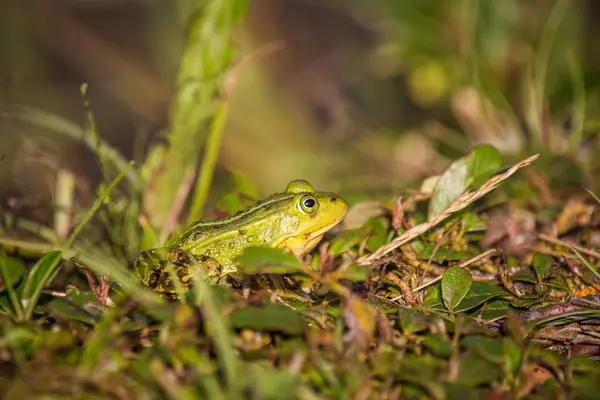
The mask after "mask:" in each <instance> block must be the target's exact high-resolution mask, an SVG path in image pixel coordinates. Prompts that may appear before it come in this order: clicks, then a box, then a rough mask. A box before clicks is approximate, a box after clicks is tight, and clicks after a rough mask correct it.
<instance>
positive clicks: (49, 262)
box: [21, 251, 62, 320]
mask: <svg viewBox="0 0 600 400" xmlns="http://www.w3.org/2000/svg"><path fill="white" fill-rule="evenodd" d="M61 256H62V252H60V251H53V252H52V253H48V254H46V255H45V256H43V257H42V258H40V260H39V261H38V262H37V263H36V264H35V265H34V266H33V268H32V269H31V271H30V272H29V275H28V276H27V281H25V287H24V288H23V294H22V296H21V298H22V300H21V301H22V304H23V305H24V307H25V308H24V311H25V313H24V315H23V318H24V319H25V320H29V319H31V317H32V316H33V311H34V310H35V306H36V305H37V302H38V299H39V298H40V295H41V294H42V290H43V289H44V288H45V287H46V286H47V285H48V284H49V283H50V282H52V280H53V279H54V277H55V276H56V274H57V273H58V270H59V269H58V267H59V266H60V261H61Z"/></svg>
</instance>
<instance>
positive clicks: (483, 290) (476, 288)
mask: <svg viewBox="0 0 600 400" xmlns="http://www.w3.org/2000/svg"><path fill="white" fill-rule="evenodd" d="M508 294H510V293H509V292H507V291H506V290H504V289H502V288H501V287H499V286H495V285H492V284H489V283H487V282H481V281H475V282H473V283H472V284H471V287H470V289H469V292H468V293H467V295H466V296H465V297H464V299H463V300H462V302H461V303H460V304H459V305H458V307H456V310H455V311H456V312H461V311H467V310H470V309H472V308H474V307H477V306H478V305H480V304H483V303H484V302H486V301H488V300H490V299H493V298H495V297H500V296H506V295H508Z"/></svg>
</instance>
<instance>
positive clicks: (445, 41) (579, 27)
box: [0, 0, 600, 218]
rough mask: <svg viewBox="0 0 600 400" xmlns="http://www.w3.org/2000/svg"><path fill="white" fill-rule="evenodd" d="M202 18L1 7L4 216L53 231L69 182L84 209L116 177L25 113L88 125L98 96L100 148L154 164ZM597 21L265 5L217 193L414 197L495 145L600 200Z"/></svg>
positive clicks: (533, 14) (455, 2)
mask: <svg viewBox="0 0 600 400" xmlns="http://www.w3.org/2000/svg"><path fill="white" fill-rule="evenodd" d="M195 3H197V2H193V1H189V0H186V1H182V0H180V1H160V0H135V1H134V0H62V1H52V2H49V1H18V0H14V1H11V0H3V1H2V3H1V8H2V12H1V13H0V41H1V42H0V43H1V45H0V201H1V204H2V205H3V208H8V209H10V210H11V211H12V212H16V213H22V214H26V215H31V216H34V217H37V218H45V216H46V213H45V212H44V210H45V209H47V208H48V207H47V205H48V204H50V202H51V200H52V196H53V190H54V183H53V182H54V180H55V177H56V174H57V171H58V170H59V169H70V170H73V171H74V172H75V174H76V178H77V194H78V196H79V199H78V200H79V201H81V202H86V201H87V202H89V201H90V199H92V198H93V197H94V193H93V190H94V188H95V186H96V185H97V183H98V181H99V180H100V177H101V172H100V169H99V167H98V164H97V161H96V157H95V155H94V154H93V153H92V152H91V151H90V150H89V149H88V148H87V147H85V146H84V145H83V144H82V143H80V142H79V141H78V140H74V139H73V138H70V137H68V136H67V135H64V134H61V133H57V132H52V131H50V130H48V129H45V128H44V127H41V126H40V123H36V122H35V121H33V122H32V121H24V120H23V118H14V106H15V105H23V106H28V107H32V108H34V109H37V110H41V111H44V112H48V113H51V114H53V115H56V116H58V117H60V118H63V119H65V120H68V121H72V122H74V123H76V124H78V125H80V126H85V125H86V114H85V109H84V106H83V100H82V96H81V93H80V85H81V83H83V82H86V83H88V84H89V89H88V96H89V100H90V102H91V104H92V107H93V110H94V113H95V118H96V122H97V125H98V131H99V133H100V135H101V136H102V137H103V138H104V140H106V141H107V142H108V143H110V144H111V145H113V146H114V147H115V148H117V149H119V150H120V151H121V152H122V153H123V155H124V156H125V157H126V158H127V159H134V160H137V161H138V162H139V161H141V160H143V159H144V156H145V154H146V152H147V151H148V149H149V148H150V146H151V144H152V143H155V141H156V140H160V135H161V132H162V131H163V130H164V129H165V127H166V126H167V123H168V113H169V104H170V99H171V98H172V95H173V93H174V89H175V88H174V82H175V80H176V79H175V77H176V73H177V68H178V66H179V56H180V54H181V51H182V48H183V46H184V40H185V32H186V20H187V17H186V10H189V9H190V8H191V7H193V6H194V4H195ZM599 17H600V2H598V1H593V0H589V1H585V0H561V1H554V0H501V1H500V0H377V1H373V0H352V1H350V0H343V1H342V0H339V1H318V0H255V1H250V7H249V10H248V13H247V14H246V16H245V17H244V18H242V20H241V21H240V22H239V23H238V24H237V27H236V31H235V32H234V35H233V40H234V42H235V44H236V47H237V49H238V52H239V57H238V61H237V64H236V65H235V67H234V69H233V73H231V74H230V76H229V81H228V85H231V86H230V87H231V88H232V91H231V92H230V98H229V100H230V102H231V103H230V104H231V109H230V111H229V116H228V120H227V124H226V128H225V132H224V136H223V143H222V147H221V152H220V155H219V160H218V167H217V170H216V172H215V179H214V187H215V188H216V189H218V188H219V187H220V186H223V185H225V183H224V182H226V181H227V179H228V173H229V172H230V171H237V172H240V173H242V174H244V175H245V176H246V177H247V178H248V179H249V180H250V181H251V182H253V183H255V184H256V186H257V187H258V188H259V190H260V191H261V192H262V193H264V194H266V193H270V192H273V191H278V190H282V189H283V188H284V187H285V185H286V183H287V182H288V181H289V180H291V179H294V178H304V179H307V180H309V181H311V182H312V183H313V184H314V185H315V186H316V187H317V188H319V189H323V190H332V191H361V192H365V193H372V194H376V193H391V192H392V191H394V192H398V191H399V190H402V189H405V188H406V187H408V186H409V185H412V186H413V187H418V185H419V180H420V179H422V178H423V177H425V176H428V175H432V174H438V173H440V172H441V171H442V170H443V169H444V167H446V166H447V165H448V164H449V163H450V162H451V160H453V159H455V158H457V157H459V156H462V155H464V154H466V153H467V152H468V150H469V149H470V148H471V147H472V146H474V145H477V144H481V143H491V144H493V145H494V146H496V147H497V148H498V149H500V150H501V151H502V152H503V153H504V154H505V155H506V156H505V159H506V160H507V161H509V160H512V159H513V158H514V159H516V158H518V157H521V156H524V155H529V154H530V153H532V152H542V154H543V155H544V156H545V157H546V160H547V161H546V162H545V163H544V162H542V163H540V166H541V172H539V173H542V174H544V173H547V174H548V175H549V176H551V178H552V179H555V178H557V179H559V180H560V181H561V183H565V182H566V183H575V184H577V185H578V187H579V188H581V186H580V185H581V184H585V185H587V186H588V187H590V188H592V189H593V190H594V189H596V188H597V187H598V183H599V182H598V179H597V177H596V176H597V173H596V172H597V171H598V168H599V167H600V161H599V160H598V157H596V154H597V153H598V150H599V148H598V144H597V140H596V139H595V136H596V133H597V131H598V128H599V127H600V119H599V118H598V113H597V111H596V110H597V109H598V105H599V98H598V93H599V91H598V88H599V86H598V84H599V83H600V68H599V67H600V52H599V49H600V47H599V46H600V44H599V42H598V40H597V38H598V37H599V35H598V34H599V33H600V32H599V28H598V25H597V24H594V21H595V20H597V19H598V18H599ZM38 122H39V121H38ZM199 157H200V155H199ZM557 160H560V162H557ZM567 166H572V167H573V168H574V169H573V170H567ZM538 168H540V167H538ZM553 168H554V169H553ZM553 171H554V172H553ZM566 171H574V172H573V173H571V172H568V173H567V172H566ZM567 175H568V176H567ZM567 181H568V182H567Z"/></svg>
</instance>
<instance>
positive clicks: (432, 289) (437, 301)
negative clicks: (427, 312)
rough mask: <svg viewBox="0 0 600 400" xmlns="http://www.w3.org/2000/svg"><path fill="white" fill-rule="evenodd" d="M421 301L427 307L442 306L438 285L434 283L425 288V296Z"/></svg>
mask: <svg viewBox="0 0 600 400" xmlns="http://www.w3.org/2000/svg"><path fill="white" fill-rule="evenodd" d="M423 303H424V304H425V305H426V306H427V307H429V308H438V307H441V306H442V304H443V303H442V294H441V293H440V285H438V284H435V285H432V286H429V287H428V288H427V289H425V298H424V299H423Z"/></svg>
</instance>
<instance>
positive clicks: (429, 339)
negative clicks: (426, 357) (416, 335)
mask: <svg viewBox="0 0 600 400" xmlns="http://www.w3.org/2000/svg"><path fill="white" fill-rule="evenodd" d="M423 345H424V346H425V347H427V348H428V349H429V351H431V352H432V353H433V355H434V356H436V357H450V355H452V343H450V341H449V340H447V339H445V338H444V337H442V336H441V335H439V334H437V335H434V334H431V333H428V334H427V335H426V336H425V340H424V341H423Z"/></svg>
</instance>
